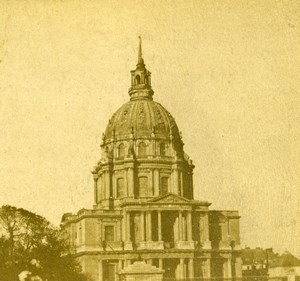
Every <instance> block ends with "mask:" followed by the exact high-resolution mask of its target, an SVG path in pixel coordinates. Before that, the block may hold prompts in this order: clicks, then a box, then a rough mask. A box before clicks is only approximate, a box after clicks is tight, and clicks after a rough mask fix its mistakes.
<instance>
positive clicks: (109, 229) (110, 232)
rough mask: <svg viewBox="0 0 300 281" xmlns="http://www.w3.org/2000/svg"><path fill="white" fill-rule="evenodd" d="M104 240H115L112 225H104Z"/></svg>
mask: <svg viewBox="0 0 300 281" xmlns="http://www.w3.org/2000/svg"><path fill="white" fill-rule="evenodd" d="M104 232H105V234H104V237H105V241H107V242H112V241H115V228H114V226H113V225H106V226H105V228H104Z"/></svg>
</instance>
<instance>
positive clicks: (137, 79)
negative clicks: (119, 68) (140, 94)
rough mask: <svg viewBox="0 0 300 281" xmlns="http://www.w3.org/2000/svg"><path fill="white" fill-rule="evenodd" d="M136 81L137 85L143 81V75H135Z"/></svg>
mask: <svg viewBox="0 0 300 281" xmlns="http://www.w3.org/2000/svg"><path fill="white" fill-rule="evenodd" d="M135 82H136V84H137V85H138V84H140V83H141V76H140V75H137V76H135Z"/></svg>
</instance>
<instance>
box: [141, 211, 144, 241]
mask: <svg viewBox="0 0 300 281" xmlns="http://www.w3.org/2000/svg"><path fill="white" fill-rule="evenodd" d="M144 216H145V212H143V211H141V213H140V229H141V232H140V233H141V237H140V239H141V241H145V221H144Z"/></svg>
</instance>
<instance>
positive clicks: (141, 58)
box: [136, 36, 145, 67]
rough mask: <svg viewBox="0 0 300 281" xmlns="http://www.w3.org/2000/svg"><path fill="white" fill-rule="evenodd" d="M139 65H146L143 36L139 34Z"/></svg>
mask: <svg viewBox="0 0 300 281" xmlns="http://www.w3.org/2000/svg"><path fill="white" fill-rule="evenodd" d="M136 66H137V67H139V66H142V67H145V64H144V59H143V54H142V37H141V36H139V53H138V63H137V65H136Z"/></svg>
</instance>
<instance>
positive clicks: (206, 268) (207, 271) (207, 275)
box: [202, 259, 211, 279]
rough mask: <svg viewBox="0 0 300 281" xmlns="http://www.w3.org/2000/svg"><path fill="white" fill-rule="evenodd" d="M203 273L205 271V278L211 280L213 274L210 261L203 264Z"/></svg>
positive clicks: (207, 260)
mask: <svg viewBox="0 0 300 281" xmlns="http://www.w3.org/2000/svg"><path fill="white" fill-rule="evenodd" d="M202 271H203V277H204V278H207V279H209V278H210V276H211V274H210V271H211V270H210V259H206V260H205V261H204V262H203V265H202Z"/></svg>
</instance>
